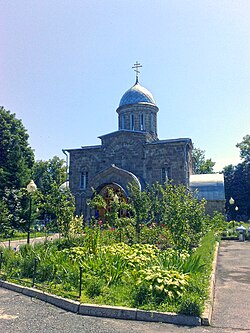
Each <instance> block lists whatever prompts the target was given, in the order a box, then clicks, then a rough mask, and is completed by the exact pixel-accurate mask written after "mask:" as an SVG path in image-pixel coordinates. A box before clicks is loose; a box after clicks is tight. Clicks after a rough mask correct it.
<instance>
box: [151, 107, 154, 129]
mask: <svg viewBox="0 0 250 333" xmlns="http://www.w3.org/2000/svg"><path fill="white" fill-rule="evenodd" d="M150 129H151V131H152V132H154V114H153V113H152V112H151V114H150Z"/></svg>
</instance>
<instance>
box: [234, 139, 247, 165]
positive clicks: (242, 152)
mask: <svg viewBox="0 0 250 333" xmlns="http://www.w3.org/2000/svg"><path fill="white" fill-rule="evenodd" d="M236 147H237V148H240V157H241V158H242V159H243V160H244V161H245V162H250V135H249V134H247V135H246V136H244V137H243V140H242V141H241V142H240V143H237V145H236Z"/></svg>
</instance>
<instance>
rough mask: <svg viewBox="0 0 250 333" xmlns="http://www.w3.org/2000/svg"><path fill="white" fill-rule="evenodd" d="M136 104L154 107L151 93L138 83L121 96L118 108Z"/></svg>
mask: <svg viewBox="0 0 250 333" xmlns="http://www.w3.org/2000/svg"><path fill="white" fill-rule="evenodd" d="M137 103H149V104H153V105H156V103H155V100H154V97H153V95H152V94H151V92H149V91H148V90H147V89H146V88H144V87H142V86H141V85H140V83H139V82H136V83H135V85H133V87H131V88H130V89H129V90H127V91H126V92H125V94H124V95H123V96H122V98H121V101H120V104H119V107H120V106H124V105H131V104H137Z"/></svg>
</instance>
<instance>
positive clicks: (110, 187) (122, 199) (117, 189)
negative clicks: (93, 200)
mask: <svg viewBox="0 0 250 333" xmlns="http://www.w3.org/2000/svg"><path fill="white" fill-rule="evenodd" d="M97 193H98V194H100V195H101V196H102V197H103V198H104V200H105V202H106V207H105V208H99V209H98V210H97V211H96V217H97V218H99V219H100V220H102V221H104V222H105V221H106V215H107V213H110V212H111V210H112V207H114V203H116V204H117V205H118V206H120V207H121V206H122V203H127V196H126V193H125V191H124V190H123V188H122V187H121V186H120V185H118V184H115V183H110V184H105V185H104V186H102V187H101V189H100V190H99V191H97ZM126 214H127V212H126V210H125V209H122V208H120V209H119V212H118V216H119V217H122V216H126Z"/></svg>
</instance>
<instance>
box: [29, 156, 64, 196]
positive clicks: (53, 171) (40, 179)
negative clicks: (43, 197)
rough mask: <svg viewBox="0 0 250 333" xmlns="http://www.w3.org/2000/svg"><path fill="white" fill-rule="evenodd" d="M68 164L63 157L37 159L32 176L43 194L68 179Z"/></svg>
mask: <svg viewBox="0 0 250 333" xmlns="http://www.w3.org/2000/svg"><path fill="white" fill-rule="evenodd" d="M66 172H67V171H66V165H65V161H64V160H63V159H60V158H59V157H57V156H54V157H53V158H52V159H49V160H48V161H36V162H35V164H34V166H33V170H32V178H33V180H34V182H35V183H36V186H37V187H38V188H39V190H40V191H41V193H42V194H46V193H49V192H51V190H52V188H53V186H54V185H55V184H56V185H57V186H58V187H59V186H60V185H62V184H63V183H64V182H65V181H66V177H67V174H66Z"/></svg>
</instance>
